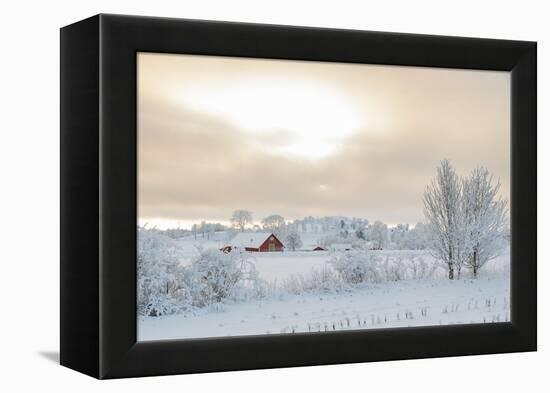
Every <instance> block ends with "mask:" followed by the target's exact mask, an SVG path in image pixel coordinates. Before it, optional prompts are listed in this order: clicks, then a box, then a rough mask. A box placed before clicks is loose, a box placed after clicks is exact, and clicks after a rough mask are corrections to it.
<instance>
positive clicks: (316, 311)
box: [138, 275, 510, 340]
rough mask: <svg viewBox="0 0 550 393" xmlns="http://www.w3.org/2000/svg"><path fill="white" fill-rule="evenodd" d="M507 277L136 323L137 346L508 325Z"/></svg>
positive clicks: (373, 288) (293, 299)
mask: <svg viewBox="0 0 550 393" xmlns="http://www.w3.org/2000/svg"><path fill="white" fill-rule="evenodd" d="M509 296H510V285H509V277H507V276H506V275H496V276H494V277H482V278H478V279H476V280H471V279H466V280H460V281H450V280H406V281H399V282H392V283H384V284H377V285H369V286H365V287H363V288H361V289H358V290H356V291H353V292H345V293H336V294H316V295H313V294H307V295H295V296H292V295H285V296H280V297H279V298H276V299H271V300H263V301H259V300H258V301H250V302H245V303H240V304H232V305H225V306H223V308H221V309H219V310H217V311H215V312H212V311H211V312H205V313H203V314H201V315H196V316H182V315H170V316H165V317H159V318H151V317H141V318H140V321H139V329H138V337H139V340H162V339H181V338H199V337H219V336H240V335H259V334H272V333H276V334H279V333H293V332H296V333H298V332H301V333H303V332H319V331H321V332H324V331H333V330H348V329H349V330H351V329H379V328H394V327H407V326H411V327H412V326H426V325H448V324H464V323H483V322H486V323H491V322H505V321H509V320H510V307H509Z"/></svg>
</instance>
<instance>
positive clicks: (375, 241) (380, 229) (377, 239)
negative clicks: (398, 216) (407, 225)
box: [367, 221, 388, 250]
mask: <svg viewBox="0 0 550 393" xmlns="http://www.w3.org/2000/svg"><path fill="white" fill-rule="evenodd" d="M367 240H368V241H370V242H372V248H374V249H376V250H382V249H384V248H385V247H386V244H387V241H388V226H387V225H386V224H384V223H383V222H381V221H375V222H374V224H372V225H369V227H368V228H367Z"/></svg>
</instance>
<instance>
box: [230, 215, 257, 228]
mask: <svg viewBox="0 0 550 393" xmlns="http://www.w3.org/2000/svg"><path fill="white" fill-rule="evenodd" d="M230 221H231V225H233V226H234V227H235V228H238V229H239V230H240V231H241V232H244V228H245V227H246V225H247V224H251V223H252V213H251V212H250V211H248V210H235V211H234V212H233V214H232V215H231V218H230Z"/></svg>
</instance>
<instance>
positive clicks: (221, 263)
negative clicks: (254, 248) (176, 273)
mask: <svg viewBox="0 0 550 393" xmlns="http://www.w3.org/2000/svg"><path fill="white" fill-rule="evenodd" d="M236 255H237V253H223V252H220V251H219V250H217V249H214V248H208V249H203V248H198V255H196V256H195V257H194V258H193V259H192V260H191V266H189V267H188V269H187V270H188V273H189V274H188V275H187V277H186V287H187V288H189V290H190V292H191V296H192V298H193V304H194V305H196V306H198V307H204V306H206V305H208V304H212V303H217V302H220V301H221V300H222V299H225V298H227V297H229V296H230V295H232V294H233V290H234V288H235V286H236V285H237V283H238V282H239V280H241V278H242V276H243V272H242V270H241V266H240V263H239V262H240V260H239V259H238V258H236Z"/></svg>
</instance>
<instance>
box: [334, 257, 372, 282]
mask: <svg viewBox="0 0 550 393" xmlns="http://www.w3.org/2000/svg"><path fill="white" fill-rule="evenodd" d="M329 263H330V264H331V265H332V267H333V268H334V270H336V272H337V273H338V275H339V277H340V278H341V279H342V280H343V282H345V283H346V284H351V285H355V284H360V283H366V282H379V281H380V266H379V261H378V258H376V257H375V255H374V253H372V252H370V251H368V250H351V251H346V252H340V253H335V254H333V256H332V257H331V259H330V261H329Z"/></svg>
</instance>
